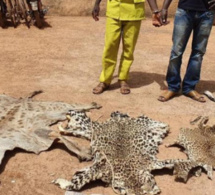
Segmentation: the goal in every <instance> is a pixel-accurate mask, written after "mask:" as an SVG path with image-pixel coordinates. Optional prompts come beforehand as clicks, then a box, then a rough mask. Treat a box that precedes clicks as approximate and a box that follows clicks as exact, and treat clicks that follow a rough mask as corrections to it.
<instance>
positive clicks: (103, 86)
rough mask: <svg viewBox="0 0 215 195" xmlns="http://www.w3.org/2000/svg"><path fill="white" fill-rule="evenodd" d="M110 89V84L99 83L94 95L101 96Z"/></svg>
mask: <svg viewBox="0 0 215 195" xmlns="http://www.w3.org/2000/svg"><path fill="white" fill-rule="evenodd" d="M109 87H110V85H109V84H106V83H99V84H98V85H97V86H96V87H95V88H94V89H93V93H94V94H101V93H103V92H104V91H105V90H107V89H108V88H109Z"/></svg>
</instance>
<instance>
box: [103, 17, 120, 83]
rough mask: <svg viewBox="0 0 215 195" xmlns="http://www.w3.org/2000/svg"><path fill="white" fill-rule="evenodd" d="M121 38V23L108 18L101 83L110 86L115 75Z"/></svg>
mask: <svg viewBox="0 0 215 195" xmlns="http://www.w3.org/2000/svg"><path fill="white" fill-rule="evenodd" d="M120 37H121V21H119V20H115V19H112V18H109V17H108V18H107V22H106V34H105V48H104V52H103V57H102V68H103V69H102V73H101V75H100V82H102V83H106V84H110V83H111V79H112V75H113V73H114V70H115V67H116V62H117V54H118V50H119V44H120Z"/></svg>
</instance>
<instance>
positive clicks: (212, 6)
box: [208, 0, 215, 9]
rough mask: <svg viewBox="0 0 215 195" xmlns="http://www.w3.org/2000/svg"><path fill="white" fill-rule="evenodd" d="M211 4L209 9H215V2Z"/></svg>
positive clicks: (212, 0) (214, 0)
mask: <svg viewBox="0 0 215 195" xmlns="http://www.w3.org/2000/svg"><path fill="white" fill-rule="evenodd" d="M208 3H209V9H215V0H211V1H209V2H208Z"/></svg>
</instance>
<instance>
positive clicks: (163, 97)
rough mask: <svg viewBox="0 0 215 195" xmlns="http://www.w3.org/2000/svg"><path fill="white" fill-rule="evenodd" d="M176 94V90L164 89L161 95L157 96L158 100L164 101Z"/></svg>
mask: <svg viewBox="0 0 215 195" xmlns="http://www.w3.org/2000/svg"><path fill="white" fill-rule="evenodd" d="M177 94H178V93H177V92H174V91H170V90H166V91H165V92H164V93H163V94H162V95H160V96H159V97H158V100H159V101H161V102H166V101H168V100H170V99H172V98H173V97H175V96H176V95H177Z"/></svg>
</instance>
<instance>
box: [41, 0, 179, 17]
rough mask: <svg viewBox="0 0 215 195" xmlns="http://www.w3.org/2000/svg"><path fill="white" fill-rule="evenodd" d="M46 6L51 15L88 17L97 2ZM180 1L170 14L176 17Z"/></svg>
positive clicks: (50, 0)
mask: <svg viewBox="0 0 215 195" xmlns="http://www.w3.org/2000/svg"><path fill="white" fill-rule="evenodd" d="M42 1H43V4H44V5H47V6H49V7H50V10H49V14H50V15H61V16H87V15H91V11H92V8H93V5H94V2H95V0H42ZM106 1H107V0H103V1H102V3H101V16H104V15H105V8H106ZM157 2H158V5H159V7H161V6H162V3H163V0H157ZM177 4H178V0H173V2H172V4H171V6H170V9H169V14H170V15H171V16H173V15H174V13H175V10H176V7H177ZM146 14H147V16H149V15H151V12H150V9H149V6H148V3H146Z"/></svg>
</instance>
